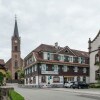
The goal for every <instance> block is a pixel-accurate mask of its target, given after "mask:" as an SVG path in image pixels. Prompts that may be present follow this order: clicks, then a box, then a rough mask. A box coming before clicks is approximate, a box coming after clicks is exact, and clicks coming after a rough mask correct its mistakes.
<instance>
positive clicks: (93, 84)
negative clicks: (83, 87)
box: [89, 83, 100, 88]
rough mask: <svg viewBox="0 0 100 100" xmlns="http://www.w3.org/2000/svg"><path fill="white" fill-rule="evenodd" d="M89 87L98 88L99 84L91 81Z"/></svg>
mask: <svg viewBox="0 0 100 100" xmlns="http://www.w3.org/2000/svg"><path fill="white" fill-rule="evenodd" d="M89 87H90V88H100V84H98V83H92V84H90V86H89Z"/></svg>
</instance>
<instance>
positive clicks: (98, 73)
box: [95, 70, 100, 80]
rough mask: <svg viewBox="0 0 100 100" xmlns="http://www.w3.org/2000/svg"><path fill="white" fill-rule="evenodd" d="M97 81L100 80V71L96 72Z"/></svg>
mask: <svg viewBox="0 0 100 100" xmlns="http://www.w3.org/2000/svg"><path fill="white" fill-rule="evenodd" d="M95 80H100V70H97V71H95Z"/></svg>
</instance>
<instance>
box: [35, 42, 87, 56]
mask: <svg viewBox="0 0 100 100" xmlns="http://www.w3.org/2000/svg"><path fill="white" fill-rule="evenodd" d="M41 51H44V52H52V53H59V54H66V55H73V56H79V57H89V53H88V52H85V51H80V50H74V49H70V48H69V47H68V46H66V47H64V48H63V47H59V48H58V49H57V48H55V46H53V45H47V44H41V45H40V46H38V47H37V48H36V49H35V50H33V52H41Z"/></svg>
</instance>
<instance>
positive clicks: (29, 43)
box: [0, 0, 100, 61]
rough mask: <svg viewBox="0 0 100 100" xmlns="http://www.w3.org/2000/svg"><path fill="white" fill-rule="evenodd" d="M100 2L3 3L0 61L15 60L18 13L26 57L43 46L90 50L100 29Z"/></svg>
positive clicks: (38, 0) (0, 6)
mask: <svg viewBox="0 0 100 100" xmlns="http://www.w3.org/2000/svg"><path fill="white" fill-rule="evenodd" d="M99 5H100V0H9V1H8V0H0V41H1V42H0V48H1V49H0V58H4V59H5V61H7V60H8V59H9V58H10V57H11V36H12V35H13V30H14V15H15V14H17V19H18V28H19V34H20V36H21V41H22V43H21V49H22V58H24V57H25V56H26V55H27V54H28V53H29V52H30V51H32V50H33V49H35V48H36V47H37V46H38V45H40V44H41V43H46V44H51V45H54V43H55V42H57V41H58V42H59V45H60V46H63V47H64V46H66V45H68V46H69V47H70V48H73V49H79V50H85V51H88V49H87V48H88V38H89V37H91V38H92V39H93V38H94V37H95V36H96V34H97V33H98V31H99V29H100V20H99V19H100V13H99V10H100V6H99Z"/></svg>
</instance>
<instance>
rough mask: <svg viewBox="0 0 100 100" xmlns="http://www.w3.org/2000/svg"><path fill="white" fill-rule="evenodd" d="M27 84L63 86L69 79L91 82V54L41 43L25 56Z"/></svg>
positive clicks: (56, 44)
mask: <svg viewBox="0 0 100 100" xmlns="http://www.w3.org/2000/svg"><path fill="white" fill-rule="evenodd" d="M24 71H25V85H35V86H47V85H51V86H55V85H56V86H58V87H62V86H63V84H64V83H65V82H67V81H84V82H87V83H89V54H88V52H85V51H80V50H74V49H70V48H69V47H68V46H66V47H60V46H58V43H55V45H54V46H53V45H47V44H41V45H40V46H38V47H37V48H36V49H34V50H33V51H32V52H31V53H29V54H28V55H27V56H26V57H25V58H24Z"/></svg>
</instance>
